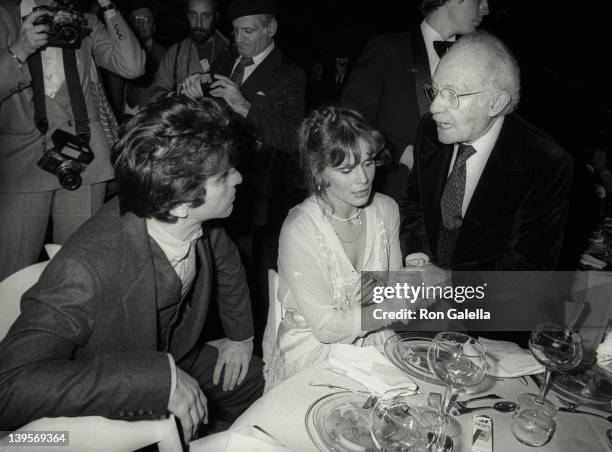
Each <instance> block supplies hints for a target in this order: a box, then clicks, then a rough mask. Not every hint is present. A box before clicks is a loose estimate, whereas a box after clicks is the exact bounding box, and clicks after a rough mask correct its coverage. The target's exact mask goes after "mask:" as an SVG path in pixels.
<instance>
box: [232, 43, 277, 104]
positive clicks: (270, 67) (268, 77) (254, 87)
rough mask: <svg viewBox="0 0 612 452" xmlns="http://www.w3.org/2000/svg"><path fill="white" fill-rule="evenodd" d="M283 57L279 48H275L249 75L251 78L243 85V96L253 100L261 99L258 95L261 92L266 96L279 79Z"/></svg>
mask: <svg viewBox="0 0 612 452" xmlns="http://www.w3.org/2000/svg"><path fill="white" fill-rule="evenodd" d="M281 61H282V55H281V53H280V50H278V47H276V46H275V47H274V49H273V50H272V52H270V54H269V55H268V56H267V57H266V58H265V59H264V60H263V61H262V62H261V63H260V64H259V66H257V67H256V68H255V70H254V71H253V72H252V73H251V75H249V78H247V79H246V80H245V82H244V83H243V84H242V87H241V91H242V94H244V96H245V97H246V98H247V99H248V100H251V99H253V98H255V97H259V96H260V94H259V95H258V94H257V93H259V92H261V93H263V94H264V95H265V94H266V92H268V91H269V90H270V89H271V88H272V87H273V86H274V85H275V84H276V81H277V79H278V76H277V70H278V68H279V67H280V66H281Z"/></svg>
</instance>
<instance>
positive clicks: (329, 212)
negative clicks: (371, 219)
mask: <svg viewBox="0 0 612 452" xmlns="http://www.w3.org/2000/svg"><path fill="white" fill-rule="evenodd" d="M321 205H322V207H323V211H324V212H325V215H327V216H328V217H332V218H333V219H334V220H336V221H341V222H343V223H344V222H347V221H348V222H351V221H354V220H355V222H356V223H357V224H359V225H361V218H360V217H361V211H362V210H363V207H358V208H357V210H356V211H355V213H354V214H353V215H351V216H350V217H347V218H340V217H337V216H336V215H334V213H333V212H332V210H331V209H330V208H329V206H328V205H327V204H325V203H321Z"/></svg>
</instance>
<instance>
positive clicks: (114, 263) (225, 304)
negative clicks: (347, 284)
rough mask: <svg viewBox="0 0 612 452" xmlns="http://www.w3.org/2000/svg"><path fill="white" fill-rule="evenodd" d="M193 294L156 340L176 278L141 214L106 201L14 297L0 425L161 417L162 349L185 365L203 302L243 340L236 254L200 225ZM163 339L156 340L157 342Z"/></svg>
mask: <svg viewBox="0 0 612 452" xmlns="http://www.w3.org/2000/svg"><path fill="white" fill-rule="evenodd" d="M197 256H198V262H197V264H198V267H199V272H198V276H197V279H196V280H195V281H194V285H193V289H192V290H193V292H192V293H193V295H192V297H186V298H185V299H184V301H183V303H185V304H184V306H182V307H181V308H180V309H179V310H178V311H177V312H183V313H184V314H183V315H182V317H181V318H179V319H176V323H175V325H176V326H175V327H174V329H173V331H172V333H171V334H170V335H168V337H162V335H161V331H160V328H159V325H158V315H157V309H158V307H160V306H162V307H163V306H168V305H170V304H172V303H173V302H176V300H179V299H180V297H181V282H180V280H179V278H178V276H177V275H176V273H175V271H174V270H173V268H172V267H171V266H170V264H169V262H168V260H167V259H166V258H165V256H164V254H163V251H162V250H161V249H160V248H159V246H158V245H157V244H156V243H155V241H154V240H152V239H150V238H149V236H148V234H147V229H146V224H145V220H144V219H142V218H138V217H136V216H134V215H133V214H131V213H127V214H125V215H123V216H119V213H118V206H117V203H116V202H114V201H111V202H109V203H108V204H106V205H105V206H103V207H102V209H101V210H100V211H99V212H98V214H97V215H96V216H95V217H93V218H92V219H90V220H89V221H88V222H87V223H85V225H83V226H82V227H81V228H80V229H79V230H78V231H77V232H76V233H75V234H74V235H73V236H72V237H71V238H70V239H69V240H68V242H66V244H65V245H64V246H63V247H62V249H61V250H60V252H59V253H58V254H57V256H55V257H54V258H53V260H52V261H51V262H50V263H49V265H48V266H47V267H46V269H45V271H44V272H43V274H42V275H41V278H40V280H39V282H38V283H37V284H36V285H35V286H33V287H32V288H31V289H30V290H29V291H28V292H26V294H24V296H23V298H22V301H21V315H20V316H19V318H18V319H17V320H16V322H15V323H14V324H13V326H12V327H11V329H10V331H9V333H8V335H7V337H6V338H5V339H4V340H3V341H2V342H1V343H0V426H1V429H3V430H12V429H15V428H17V427H20V426H21V425H24V424H25V423H27V422H29V421H32V420H34V419H37V418H40V417H55V416H88V415H101V416H104V417H108V418H113V419H129V420H138V419H152V418H158V417H160V416H164V415H165V414H166V407H167V405H168V400H169V395H170V394H169V392H170V378H171V376H170V364H169V359H168V356H167V354H166V352H170V353H171V354H172V356H173V357H174V360H175V362H176V363H177V365H178V366H180V367H188V366H189V363H190V361H192V360H193V356H194V355H196V354H197V353H196V352H197V350H198V341H199V339H200V335H201V333H202V326H203V324H204V320H205V318H206V313H207V310H208V306H209V303H210V300H211V298H213V296H214V297H216V298H217V299H218V300H219V311H220V314H221V321H222V324H223V328H224V331H225V333H226V336H227V337H228V338H229V339H232V340H236V341H241V340H245V339H247V338H249V337H251V336H253V322H252V313H251V307H250V300H249V295H248V288H247V286H246V280H245V276H244V271H243V267H242V265H241V262H240V258H239V256H238V252H237V250H236V248H235V247H234V245H233V243H232V242H231V241H230V240H229V239H228V237H227V236H226V234H225V232H224V231H223V230H222V229H220V228H210V229H208V230H207V231H206V232H205V235H204V237H202V238H201V239H200V240H199V241H198V242H197ZM160 344H165V345H160Z"/></svg>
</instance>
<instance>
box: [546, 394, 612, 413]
mask: <svg viewBox="0 0 612 452" xmlns="http://www.w3.org/2000/svg"><path fill="white" fill-rule="evenodd" d="M557 400H559V402H561V403H562V404H563V405H565V406H566V407H567V408H570V409H572V410H575V409H577V408H581V407H585V408H592V409H594V410H598V411H603V412H604V413H608V414H612V411H610V410H607V409H605V408H603V407H601V408H600V407H592V406H589V405H584V404H581V403H576V402H573V401H571V400H566V399H563V398H561V397H559V396H558V395H557Z"/></svg>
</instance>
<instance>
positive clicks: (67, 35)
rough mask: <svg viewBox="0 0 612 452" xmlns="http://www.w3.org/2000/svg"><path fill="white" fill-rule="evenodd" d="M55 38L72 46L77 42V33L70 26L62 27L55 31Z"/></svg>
mask: <svg viewBox="0 0 612 452" xmlns="http://www.w3.org/2000/svg"><path fill="white" fill-rule="evenodd" d="M57 37H58V38H59V39H61V40H62V41H64V42H66V43H68V44H74V43H75V42H77V41H78V40H79V32H78V30H77V29H76V28H74V27H73V26H72V25H63V26H61V27H60V28H59V30H58V31H57Z"/></svg>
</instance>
